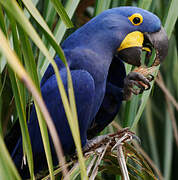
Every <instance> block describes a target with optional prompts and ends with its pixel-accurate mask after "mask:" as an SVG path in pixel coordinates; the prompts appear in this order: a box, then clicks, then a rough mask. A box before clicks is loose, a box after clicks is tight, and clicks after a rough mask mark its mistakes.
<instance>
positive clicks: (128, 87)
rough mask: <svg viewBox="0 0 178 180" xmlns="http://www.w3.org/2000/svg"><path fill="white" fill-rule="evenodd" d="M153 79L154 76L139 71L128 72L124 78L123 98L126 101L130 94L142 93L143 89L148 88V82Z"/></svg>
mask: <svg viewBox="0 0 178 180" xmlns="http://www.w3.org/2000/svg"><path fill="white" fill-rule="evenodd" d="M153 79H154V77H153V76H152V75H149V76H148V77H145V76H144V75H142V74H141V73H138V72H130V73H129V74H128V75H127V77H126V78H125V79H124V93H123V99H124V100H126V101H127V100H129V99H130V98H131V96H132V94H135V95H138V94H142V93H143V92H144V91H145V90H148V89H150V87H151V86H150V82H151V81H152V80H153ZM135 86H136V87H137V88H135Z"/></svg>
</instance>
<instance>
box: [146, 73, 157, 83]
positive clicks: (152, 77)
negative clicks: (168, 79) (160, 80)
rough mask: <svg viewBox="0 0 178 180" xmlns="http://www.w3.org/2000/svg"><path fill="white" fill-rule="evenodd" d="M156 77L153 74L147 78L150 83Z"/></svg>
mask: <svg viewBox="0 0 178 180" xmlns="http://www.w3.org/2000/svg"><path fill="white" fill-rule="evenodd" d="M154 78H155V77H154V76H153V75H152V74H149V76H148V77H147V79H148V80H149V82H151V81H153V80H154Z"/></svg>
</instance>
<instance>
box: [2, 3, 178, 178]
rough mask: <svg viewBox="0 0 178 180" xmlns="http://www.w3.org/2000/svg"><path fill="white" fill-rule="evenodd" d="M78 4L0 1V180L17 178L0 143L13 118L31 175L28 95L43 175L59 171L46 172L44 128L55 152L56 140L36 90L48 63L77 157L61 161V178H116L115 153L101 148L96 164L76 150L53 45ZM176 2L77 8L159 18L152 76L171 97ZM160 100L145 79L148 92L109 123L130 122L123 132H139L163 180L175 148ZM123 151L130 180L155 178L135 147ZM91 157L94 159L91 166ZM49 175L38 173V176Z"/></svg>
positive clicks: (176, 63) (74, 124) (177, 61)
mask: <svg viewBox="0 0 178 180" xmlns="http://www.w3.org/2000/svg"><path fill="white" fill-rule="evenodd" d="M84 1H87V0H81V1H79V0H65V1H62V2H64V3H63V4H62V3H61V1H59V0H45V1H42V0H21V1H20V0H19V1H15V0H0V147H1V148H0V174H1V177H2V178H3V179H20V177H19V174H18V172H17V170H16V168H15V166H14V164H13V162H12V160H11V158H10V155H9V153H8V151H7V149H6V147H5V144H4V141H3V137H4V136H5V135H6V134H7V133H8V132H9V131H10V129H11V127H12V126H13V123H14V122H15V121H16V120H17V119H18V118H19V121H20V126H21V133H22V136H23V150H24V154H25V156H26V158H27V161H28V164H29V169H30V174H31V179H34V178H35V177H34V167H33V157H32V149H31V143H30V138H29V133H28V129H27V121H28V119H29V113H28V111H26V107H27V106H29V104H30V103H31V102H32V100H33V101H34V102H35V106H36V110H37V114H38V120H39V125H40V130H41V134H42V138H43V143H44V147H45V152H46V157H47V161H48V170H49V176H50V177H51V178H52V179H54V176H56V177H57V176H61V175H60V172H62V171H63V175H66V173H67V171H66V169H63V168H60V167H58V168H56V170H54V169H53V165H52V157H51V150H50V146H49V140H48V139H49V138H48V131H47V127H48V128H49V132H50V133H51V136H52V138H53V140H54V142H55V143H54V144H55V148H57V147H59V148H57V149H60V142H59V141H58V140H57V136H56V134H55V132H56V130H55V127H54V126H50V125H49V124H50V123H51V119H50V117H49V114H48V112H47V111H46V109H45V106H44V103H43V100H42V98H41V92H40V88H39V82H40V79H41V77H42V76H43V74H44V72H45V70H46V68H47V66H48V65H49V63H51V64H52V66H53V68H54V71H55V73H56V76H57V82H58V87H59V91H60V93H61V97H62V101H63V104H64V108H65V112H66V116H67V118H68V121H69V124H70V128H71V131H72V134H73V137H74V141H75V145H76V149H77V153H78V154H77V155H78V158H79V163H77V162H76V161H70V162H68V163H67V167H68V168H69V169H70V171H69V173H68V175H69V176H70V178H71V179H78V178H79V177H80V176H81V178H82V179H87V178H88V176H90V177H91V176H92V175H93V173H92V172H93V170H94V169H95V168H96V169H97V173H98V174H97V176H96V178H97V179H104V177H105V174H106V173H107V174H112V175H114V177H115V179H118V178H119V176H120V174H121V173H120V172H121V171H120V168H119V165H118V162H117V157H116V154H115V153H106V154H105V156H104V158H103V160H101V161H98V159H99V156H98V155H97V154H95V153H93V154H92V155H91V156H87V157H86V158H85V160H84V158H83V154H82V150H81V142H80V138H79V137H80V136H79V128H78V121H77V113H76V105H75V99H74V94H73V86H72V81H71V75H70V71H69V68H68V65H67V63H66V59H65V56H64V53H63V51H62V49H61V47H60V45H59V44H60V42H61V41H62V39H63V37H64V35H65V33H66V30H67V28H71V27H73V25H74V26H75V23H76V22H79V21H80V18H81V17H80V16H79V15H78V14H77V11H76V8H77V6H78V5H79V3H83V2H84ZM88 1H90V0H88ZM17 2H18V3H17ZM177 3H178V1H177V0H169V1H167V0H162V1H158V0H155V1H152V0H139V1H134V0H124V1H121V0H107V1H103V0H102V1H101V0H96V1H95V3H93V4H92V3H91V5H90V8H91V9H92V10H93V11H92V12H93V14H92V13H91V12H89V10H88V9H87V6H86V7H85V11H84V13H83V16H84V17H85V16H87V19H88V18H92V17H93V16H95V15H97V14H99V13H101V12H102V11H104V10H105V9H108V8H112V7H117V6H119V5H132V6H138V7H141V8H144V9H147V10H150V11H152V12H154V13H156V14H157V15H158V16H159V17H160V19H161V20H162V21H163V26H164V27H165V29H166V32H167V34H168V37H169V40H170V41H169V45H170V47H171V48H170V50H169V54H168V57H167V58H166V60H165V62H164V63H163V65H162V66H161V67H159V68H157V71H156V72H155V76H156V75H157V73H158V71H159V70H160V71H161V74H162V76H163V82H164V84H165V85H166V88H167V90H168V91H170V93H171V94H172V96H173V97H174V99H175V100H177V99H178V81H177V72H178V54H177V39H176V33H178V32H177V28H175V24H176V22H177V17H178V11H177V9H176V6H177ZM86 4H87V3H86ZM39 7H40V8H39ZM38 8H39V9H38ZM75 12H76V13H75ZM74 14H75V15H74ZM72 17H73V19H72ZM71 19H72V21H71ZM56 53H57V54H58V55H59V57H60V58H61V60H62V61H63V62H64V64H65V65H66V68H67V72H68V87H69V98H68V97H67V95H66V92H65V90H64V87H63V84H62V80H61V77H60V74H59V72H58V69H57V66H56V64H55V62H54V60H53V57H54V56H55V54H56ZM131 69H132V67H131V66H130V65H126V70H127V73H128V72H129V71H130V70H131ZM27 90H28V91H27ZM29 92H30V93H29ZM31 94H32V98H31ZM165 97H166V95H165V94H164V93H163V92H162V91H161V90H160V89H159V88H158V86H157V85H156V83H152V88H151V89H150V90H148V91H145V92H144V93H143V95H140V96H137V97H136V96H133V98H132V100H131V101H129V102H127V103H124V104H123V106H122V109H121V111H120V112H119V114H118V116H117V117H116V118H115V122H116V123H118V124H120V125H122V126H123V127H127V126H129V127H131V130H134V131H135V132H136V133H137V134H138V135H139V136H140V137H141V140H142V147H143V148H144V149H145V151H146V152H147V153H148V154H149V156H150V158H151V159H152V160H153V162H154V163H155V164H156V166H157V167H158V168H159V169H160V171H161V172H162V174H163V176H164V177H165V179H166V180H167V179H171V178H172V179H174V178H175V177H176V176H175V175H176V167H174V164H176V160H174V159H175V158H174V157H176V155H175V152H177V147H176V146H174V142H175V141H174V135H173V128H172V123H171V122H172V121H171V120H172V119H176V118H175V117H176V116H178V112H177V109H176V108H175V106H174V105H173V103H172V101H171V100H170V99H169V98H165ZM14 101H15V103H14ZM171 112H172V113H171ZM176 120H177V119H176ZM140 121H141V122H140ZM174 128H175V127H174ZM114 130H116V129H115V128H114V127H113V126H112V125H110V126H109V127H107V128H106V129H105V130H104V131H103V132H102V133H101V134H106V133H112V132H114ZM125 151H126V152H128V154H129V155H128V159H129V160H128V161H127V166H128V169H129V173H130V176H131V178H132V179H137V178H138V177H140V178H142V179H146V178H147V179H149V178H151V179H155V177H156V176H157V173H156V171H155V169H154V170H152V169H150V164H149V165H148V163H147V162H146V161H145V160H144V158H143V156H142V155H140V153H139V152H138V149H135V147H134V146H131V145H127V144H126V146H125ZM57 154H58V157H59V159H60V166H61V165H63V164H64V163H66V162H65V159H64V158H62V154H61V152H60V151H58V150H57ZM133 154H135V155H133ZM98 162H100V163H99V165H98V167H97V166H96V164H97V163H98ZM86 169H87V170H86ZM174 173H175V174H174ZM49 176H46V177H44V179H47V178H48V177H49ZM112 177H113V176H112ZM106 179H107V178H106Z"/></svg>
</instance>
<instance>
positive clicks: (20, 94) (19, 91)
mask: <svg viewBox="0 0 178 180" xmlns="http://www.w3.org/2000/svg"><path fill="white" fill-rule="evenodd" d="M9 20H10V24H11V28H12V35H13V44H14V49H15V51H16V53H17V54H18V56H19V58H20V59H22V58H21V52H20V46H19V40H18V35H17V31H16V23H15V21H14V20H13V18H12V17H11V16H10V15H9ZM9 76H10V79H11V83H12V89H13V92H14V97H15V103H16V107H17V112H18V114H19V122H20V126H21V131H22V137H23V144H24V150H25V154H26V155H27V160H28V165H29V169H30V174H31V177H32V178H34V167H33V157H32V148H31V144H30V137H29V133H28V128H27V123H26V112H25V109H26V94H25V87H24V85H23V84H22V83H21V82H20V81H19V79H18V78H17V76H16V75H15V74H14V73H13V72H12V70H11V69H9Z"/></svg>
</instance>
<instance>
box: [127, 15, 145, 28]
mask: <svg viewBox="0 0 178 180" xmlns="http://www.w3.org/2000/svg"><path fill="white" fill-rule="evenodd" d="M128 19H129V20H130V21H131V23H132V24H133V25H135V26H138V25H140V24H141V23H142V22H143V17H142V15H141V14H139V13H135V14H133V15H132V16H130V17H128Z"/></svg>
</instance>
